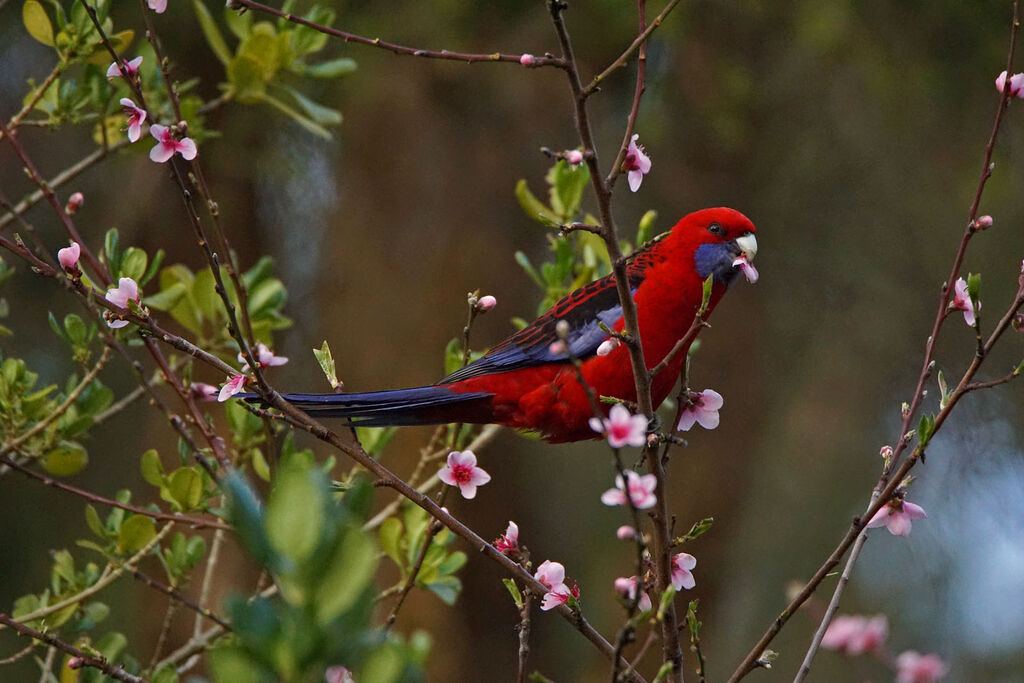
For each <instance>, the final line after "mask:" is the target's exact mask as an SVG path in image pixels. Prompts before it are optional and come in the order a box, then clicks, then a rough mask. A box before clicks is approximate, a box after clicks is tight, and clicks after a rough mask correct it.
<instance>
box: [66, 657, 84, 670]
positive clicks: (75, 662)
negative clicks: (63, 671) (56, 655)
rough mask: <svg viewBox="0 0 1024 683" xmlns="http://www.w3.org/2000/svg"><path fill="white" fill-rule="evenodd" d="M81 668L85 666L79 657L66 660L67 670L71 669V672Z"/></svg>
mask: <svg viewBox="0 0 1024 683" xmlns="http://www.w3.org/2000/svg"><path fill="white" fill-rule="evenodd" d="M83 666H85V660H84V659H82V658H81V657H72V658H71V659H69V660H68V668H69V669H72V670H75V669H81V668H82V667H83Z"/></svg>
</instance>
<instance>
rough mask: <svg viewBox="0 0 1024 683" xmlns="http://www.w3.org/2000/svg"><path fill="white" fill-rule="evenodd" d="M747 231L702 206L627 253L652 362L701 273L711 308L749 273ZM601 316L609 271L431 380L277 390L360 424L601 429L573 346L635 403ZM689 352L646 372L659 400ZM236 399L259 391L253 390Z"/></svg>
mask: <svg viewBox="0 0 1024 683" xmlns="http://www.w3.org/2000/svg"><path fill="white" fill-rule="evenodd" d="M754 232H755V228H754V224H753V223H751V222H750V220H749V219H748V218H747V217H746V216H744V215H743V214H741V213H740V212H739V211H735V210H733V209H728V208H714V209H704V210H702V211H697V212H695V213H691V214H689V215H688V216H685V217H684V218H683V219H682V220H680V221H679V222H678V223H677V224H676V225H675V227H673V228H672V230H671V231H669V232H667V233H665V234H664V235H662V236H660V237H657V238H655V239H654V240H652V241H650V242H649V243H647V244H646V245H644V246H643V247H642V248H640V249H638V250H637V251H636V252H634V253H633V254H631V255H630V256H629V257H628V264H627V275H628V278H629V286H630V289H631V290H632V293H633V300H634V301H635V302H636V308H637V316H638V320H639V326H640V339H641V342H642V344H643V350H644V359H645V361H646V363H647V366H648V368H653V367H654V366H655V365H657V364H658V363H660V362H661V361H662V359H664V358H665V357H666V356H667V355H668V354H669V352H670V351H671V350H672V348H673V346H675V344H676V343H677V342H678V341H679V340H680V339H682V338H683V337H684V335H685V334H686V332H687V330H688V329H689V328H690V325H691V324H692V323H693V320H694V316H695V314H696V312H697V310H698V309H699V308H700V305H701V302H702V299H703V282H704V280H705V279H706V278H707V277H708V276H709V275H712V276H713V285H712V289H711V298H710V301H709V307H708V313H710V311H711V310H712V309H713V308H714V307H715V305H716V304H717V303H718V301H719V300H720V299H721V298H722V295H723V294H724V293H725V290H726V289H727V287H728V286H729V284H730V283H731V282H732V281H733V280H735V279H736V276H737V273H738V271H739V270H740V269H741V268H742V269H743V270H744V272H745V274H746V275H747V277H748V279H753V278H754V277H755V276H756V271H755V270H754V269H753V266H752V265H750V261H751V260H752V259H753V258H754V255H755V254H756V253H757V239H756V238H755V237H754ZM561 320H564V321H565V322H566V323H567V325H568V334H567V336H566V337H565V344H567V347H568V348H566V346H565V344H563V345H559V344H556V342H558V341H559V336H558V332H557V331H556V326H557V325H558V322H559V321H561ZM602 323H603V324H604V326H606V327H607V328H608V329H611V330H614V331H616V332H619V331H622V330H623V325H624V323H623V318H622V307H621V305H620V303H619V295H618V292H617V290H616V287H615V281H614V279H613V276H611V275H608V276H606V277H603V278H601V279H599V280H595V281H594V282H591V283H590V284H588V285H585V286H583V287H581V288H579V289H577V290H575V291H573V292H571V293H570V294H568V295H567V296H565V297H564V298H562V299H561V300H560V301H558V302H557V303H556V304H555V305H554V306H552V307H551V309H549V310H548V311H547V312H546V313H544V314H543V315H541V316H540V317H539V318H537V319H536V320H535V321H534V322H533V323H531V324H530V325H529V326H527V327H525V328H523V329H522V330H520V331H519V332H517V333H516V334H514V335H512V336H511V337H509V338H507V339H505V340H504V341H502V342H500V343H499V344H497V345H496V346H495V347H494V348H492V349H491V350H490V351H489V352H487V354H486V355H484V356H483V357H482V358H480V359H478V360H477V361H475V362H473V363H470V364H469V365H467V366H465V367H464V368H462V369H460V370H457V371H456V372H453V373H452V374H450V375H448V376H447V377H445V378H444V379H442V380H441V381H439V382H438V383H437V384H434V385H432V386H427V387H417V388H413V389H395V390H391V391H374V392H367V393H341V394H285V395H284V398H285V399H287V400H288V401H290V402H291V403H293V404H294V405H296V406H298V407H299V408H301V409H302V410H304V411H306V412H307V413H309V414H310V415H313V416H315V417H344V418H348V419H349V420H350V421H351V422H352V423H354V424H357V425H361V426H392V425H425V424H445V423H450V422H462V423H476V424H482V423H498V424H503V425H507V426H509V427H513V428H515V429H523V430H528V431H532V432H536V433H539V434H540V435H541V436H543V437H544V438H545V439H546V440H547V441H550V442H555V443H557V442H564V441H578V440H581V439H588V438H595V437H598V436H599V435H598V434H596V433H595V432H594V431H593V430H592V429H591V428H590V426H589V425H588V418H591V417H593V416H594V413H593V409H592V407H591V403H590V402H589V400H588V398H587V395H586V393H585V391H584V389H583V388H582V387H581V386H580V383H579V379H578V375H577V374H576V372H575V371H574V370H573V368H572V365H571V362H570V360H569V359H570V354H571V356H572V357H575V358H577V359H579V361H580V362H581V371H582V375H583V378H584V379H585V380H586V382H587V383H588V384H589V385H590V386H591V387H592V388H593V390H594V393H595V394H596V395H598V396H612V397H615V398H619V399H622V400H624V401H636V388H635V385H634V380H633V371H632V368H631V365H630V360H629V352H628V350H627V348H626V346H625V345H624V344H618V345H617V346H614V348H612V350H611V351H610V352H606V350H607V348H608V346H609V345H607V344H606V345H605V347H604V349H602V353H601V354H599V353H598V348H599V347H600V346H601V345H602V343H603V342H605V341H606V340H608V339H609V335H608V333H607V332H606V331H605V330H604V329H602ZM563 329H564V327H563ZM685 358H686V349H682V350H681V351H680V352H678V353H676V355H675V356H674V357H673V359H672V360H671V362H670V363H669V364H668V366H667V367H665V368H664V370H662V371H661V372H659V373H658V374H657V375H656V376H655V377H654V378H653V380H652V382H651V395H652V398H653V400H654V405H655V406H658V405H660V404H661V402H662V401H663V400H665V397H666V396H667V395H668V393H669V392H670V391H671V389H672V386H673V385H674V384H675V382H676V379H677V378H678V376H679V372H680V370H681V368H682V364H683V361H684V360H685ZM242 397H243V398H246V399H247V400H250V401H253V400H259V398H258V397H257V396H255V395H253V394H248V395H244V396H242ZM607 408H608V406H605V410H606V411H607Z"/></svg>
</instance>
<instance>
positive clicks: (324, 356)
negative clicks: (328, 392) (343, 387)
mask: <svg viewBox="0 0 1024 683" xmlns="http://www.w3.org/2000/svg"><path fill="white" fill-rule="evenodd" d="M313 355H314V356H316V362H317V363H319V364H320V369H321V370H323V371H324V376H326V377H327V382H328V383H329V384H330V385H331V388H332V389H337V388H338V375H337V373H336V372H335V369H334V356H332V355H331V347H330V346H328V345H327V340H326V339H325V340H324V343H323V346H321V347H320V348H319V349H313Z"/></svg>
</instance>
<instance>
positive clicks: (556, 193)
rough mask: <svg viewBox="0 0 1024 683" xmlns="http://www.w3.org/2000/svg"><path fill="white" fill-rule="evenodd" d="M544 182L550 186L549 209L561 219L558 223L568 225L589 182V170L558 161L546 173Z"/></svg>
mask: <svg viewBox="0 0 1024 683" xmlns="http://www.w3.org/2000/svg"><path fill="white" fill-rule="evenodd" d="M546 180H547V182H548V184H549V185H550V186H551V187H550V190H549V195H550V197H551V208H552V209H554V210H555V213H557V214H559V216H560V217H561V220H560V221H559V222H560V223H568V222H569V221H571V220H572V219H573V218H574V217H575V216H576V213H577V212H578V211H579V208H580V202H581V201H582V200H583V190H584V189H586V187H587V183H588V182H589V181H590V169H589V168H588V167H587V166H586V165H585V164H580V165H579V166H573V165H572V164H569V163H568V162H566V161H565V160H564V159H560V160H559V161H558V162H556V163H555V165H554V166H552V167H551V170H550V171H548V174H547V177H546Z"/></svg>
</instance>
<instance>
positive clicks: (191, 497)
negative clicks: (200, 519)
mask: <svg viewBox="0 0 1024 683" xmlns="http://www.w3.org/2000/svg"><path fill="white" fill-rule="evenodd" d="M167 488H168V490H169V492H170V494H171V497H172V498H173V499H174V500H175V502H177V503H178V505H180V506H181V509H182V510H191V509H193V508H195V507H196V506H197V505H199V503H201V502H202V500H203V478H202V476H201V475H200V474H199V472H197V471H195V470H194V469H192V468H191V467H179V468H178V469H176V470H174V471H173V472H171V476H170V477H169V478H168V480H167Z"/></svg>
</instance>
